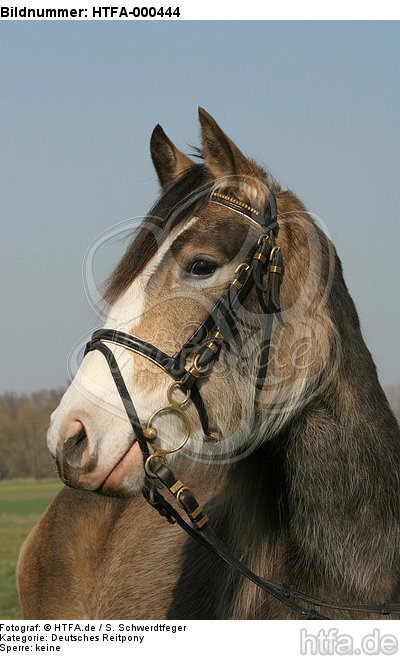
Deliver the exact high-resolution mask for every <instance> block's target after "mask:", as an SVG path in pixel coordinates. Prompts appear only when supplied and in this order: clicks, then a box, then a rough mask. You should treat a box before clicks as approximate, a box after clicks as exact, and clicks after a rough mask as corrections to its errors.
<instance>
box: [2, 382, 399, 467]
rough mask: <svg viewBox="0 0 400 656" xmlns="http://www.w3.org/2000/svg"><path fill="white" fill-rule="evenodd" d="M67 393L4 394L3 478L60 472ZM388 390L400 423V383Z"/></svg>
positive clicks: (47, 391)
mask: <svg viewBox="0 0 400 656" xmlns="http://www.w3.org/2000/svg"><path fill="white" fill-rule="evenodd" d="M63 392H64V390H61V389H60V390H43V391H41V392H33V393H32V394H29V395H28V394H18V395H17V394H11V393H10V394H3V395H2V396H0V479H4V478H28V477H29V478H46V477H49V476H56V475H57V472H56V469H55V466H54V463H53V461H52V458H51V456H50V453H49V451H48V450H47V446H46V431H47V428H48V425H49V418H50V415H51V413H52V412H53V410H54V409H55V408H56V407H57V405H58V403H59V401H60V399H61V396H62V395H63ZM386 392H387V395H388V399H389V401H390V404H391V406H392V409H393V412H394V413H395V415H396V417H397V420H398V421H399V422H400V384H399V385H394V386H392V387H390V388H388V389H387V390H386Z"/></svg>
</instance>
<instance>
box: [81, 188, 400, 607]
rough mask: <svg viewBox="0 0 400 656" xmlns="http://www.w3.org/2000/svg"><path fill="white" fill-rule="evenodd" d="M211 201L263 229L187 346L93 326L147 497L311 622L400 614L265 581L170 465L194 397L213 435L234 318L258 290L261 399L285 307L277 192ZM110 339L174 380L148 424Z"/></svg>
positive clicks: (93, 345)
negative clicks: (209, 385) (216, 375)
mask: <svg viewBox="0 0 400 656" xmlns="http://www.w3.org/2000/svg"><path fill="white" fill-rule="evenodd" d="M209 200H210V201H211V202H213V203H217V204H218V205H223V206H224V207H227V208H229V209H230V210H232V211H234V212H237V213H238V214H240V215H242V216H244V217H245V218H246V219H247V220H249V221H250V222H252V223H253V224H256V225H257V226H258V227H259V228H261V234H260V236H259V238H258V239H257V242H256V243H255V244H253V247H252V248H251V249H250V251H249V253H248V258H247V260H248V261H246V262H243V263H242V264H240V265H239V266H238V267H237V269H236V271H235V275H236V277H235V279H234V280H233V281H232V282H231V284H230V285H229V286H228V287H227V289H226V290H225V291H224V293H223V294H222V296H221V297H220V298H219V299H218V301H217V302H216V303H215V305H214V307H213V308H212V310H211V312H210V313H209V315H208V316H207V318H206V319H205V320H204V321H203V322H202V323H201V324H200V325H199V326H198V327H197V328H196V330H195V331H194V332H193V334H192V336H191V337H190V338H189V339H188V340H187V342H186V343H185V344H184V345H183V346H182V348H181V350H180V351H178V352H177V353H175V354H174V355H172V356H170V355H167V354H166V353H164V352H163V351H161V350H160V349H159V348H157V347H156V346H154V345H153V344H149V343H148V342H146V341H143V340H141V339H139V338H138V337H135V336H133V335H130V334H128V333H124V332H121V331H118V330H112V329H102V330H97V331H95V332H94V333H93V335H92V339H91V340H90V342H89V343H88V344H87V346H86V349H85V355H86V354H87V353H88V352H89V351H94V350H97V351H100V353H102V354H103V355H104V357H105V359H106V361H107V363H108V365H109V368H110V372H111V375H112V377H113V379H114V382H115V385H116V387H117V390H118V393H119V395H120V397H121V400H122V403H123V405H124V408H125V410H126V413H127V415H128V418H129V421H130V423H131V426H132V429H133V435H134V439H133V441H132V444H133V442H134V441H135V440H137V442H138V444H139V446H140V449H141V452H142V455H143V461H144V469H145V474H146V477H145V485H144V488H143V495H144V498H145V499H146V501H148V503H150V504H151V505H152V506H153V507H154V508H155V509H156V510H157V511H158V512H159V513H160V514H161V515H162V516H163V517H165V518H166V519H167V520H168V521H169V522H170V523H171V524H174V523H177V524H178V525H179V526H180V527H181V528H182V529H183V530H184V531H186V533H188V535H190V536H191V537H193V538H194V539H195V540H197V541H198V542H200V544H202V545H203V546H205V547H206V548H207V549H208V550H209V551H210V552H212V553H214V554H215V555H216V556H218V557H219V558H220V559H221V560H222V561H224V562H225V563H227V564H229V565H230V566H232V567H233V568H235V569H236V570H237V571H239V572H240V573H241V574H242V575H243V576H245V577H246V578H247V579H249V580H250V581H252V582H253V583H255V585H257V586H259V587H260V588H261V589H263V590H264V591H265V592H267V593H268V594H269V595H271V596H272V597H274V598H275V599H277V600H278V601H279V602H281V603H282V604H284V605H285V606H287V607H288V608H290V609H291V610H293V611H294V612H295V613H298V614H299V615H301V616H302V617H303V618H305V619H329V618H328V617H326V616H324V615H322V614H321V613H319V612H317V611H316V610H313V609H310V608H308V606H313V607H325V608H331V609H335V610H341V611H345V612H363V613H377V614H382V615H391V614H395V613H396V614H398V613H400V603H391V604H369V605H367V604H354V605H350V604H335V603H331V602H327V601H323V600H321V599H317V598H315V597H312V596H310V595H308V594H307V593H304V592H302V591H300V590H296V589H295V588H293V587H292V586H288V585H285V584H284V583H275V582H272V581H269V580H267V579H263V578H261V577H260V576H258V575H257V574H255V573H254V572H253V571H252V570H250V569H249V568H248V567H247V566H246V565H245V564H244V563H243V562H242V561H241V560H239V559H237V558H236V557H235V556H234V555H233V554H232V552H231V551H230V550H229V549H228V548H227V547H226V546H225V545H224V544H223V543H222V542H221V541H220V540H219V539H218V537H217V536H216V535H215V533H214V532H213V530H212V529H211V527H210V525H209V519H208V517H207V515H206V513H205V512H204V510H203V508H202V507H201V506H200V505H199V503H198V502H197V500H196V498H195V496H194V494H193V493H192V492H191V490H190V489H189V488H187V487H186V486H185V485H184V484H183V483H182V482H181V481H180V480H178V479H177V478H176V476H175V474H174V473H173V471H172V470H171V469H170V468H169V467H168V465H167V457H168V456H169V455H170V454H172V453H174V452H176V451H178V450H180V449H182V448H183V447H184V445H185V444H186V443H187V441H188V439H189V437H190V434H191V431H190V423H189V421H188V419H187V417H186V415H185V413H184V410H183V409H182V408H184V406H185V405H186V404H187V403H188V402H189V401H192V402H193V404H194V406H195V407H196V410H197V413H198V415H199V419H200V423H201V426H202V429H203V433H204V436H205V439H207V440H213V439H215V437H214V436H213V435H212V433H211V432H210V427H209V420H208V415H207V409H206V407H205V404H204V401H203V398H202V396H201V393H200V386H201V383H202V382H203V381H204V380H205V378H206V377H207V376H208V375H209V374H210V373H211V371H212V368H213V365H214V364H215V362H216V361H217V360H218V357H219V354H220V352H221V347H222V345H224V344H225V345H229V344H231V343H232V341H233V339H234V338H235V336H236V335H237V332H238V329H237V325H236V316H237V313H238V310H239V308H240V307H241V305H242V303H243V301H244V300H245V299H246V297H247V296H248V295H249V293H250V291H251V290H252V289H253V288H255V290H256V293H257V298H258V301H259V305H260V307H261V310H262V312H263V314H264V315H265V321H264V325H263V334H262V339H261V344H260V356H259V364H258V374H257V379H256V381H255V388H256V392H255V400H257V398H258V395H259V393H260V391H261V389H262V387H263V384H264V381H265V378H266V372H267V367H268V355H269V345H270V338H271V332H272V324H273V318H274V316H275V315H277V313H278V312H279V310H280V305H279V287H280V282H281V278H282V274H283V260H282V254H281V251H280V248H279V246H277V245H276V235H277V232H278V222H277V205H276V198H275V194H274V193H273V191H272V190H270V191H269V196H268V204H267V207H266V209H265V211H260V210H258V209H255V208H254V207H252V206H250V205H248V204H247V203H244V202H242V201H240V200H239V199H237V198H236V197H234V196H233V195H228V194H225V193H220V192H218V191H214V192H212V193H211V196H210V198H209ZM105 342H109V343H110V342H111V343H114V344H118V345H119V346H122V347H124V348H126V349H128V350H129V351H132V352H133V353H137V354H138V355H141V356H143V357H145V358H146V359H148V360H150V361H151V362H153V363H154V364H155V365H157V366H158V367H160V368H161V369H162V370H163V371H165V372H166V373H167V374H168V375H169V376H170V378H172V382H171V384H170V386H169V388H168V391H167V398H168V404H167V405H165V406H163V407H162V408H159V409H158V410H156V411H155V412H153V414H152V415H151V416H150V418H149V419H148V420H147V423H146V425H145V426H144V427H143V426H142V424H141V422H140V420H139V417H138V414H137V412H136V409H135V406H134V403H133V401H132V399H131V396H130V394H129V392H128V389H127V387H126V384H125V381H124V379H123V376H122V373H121V371H120V368H119V366H118V363H117V361H116V358H115V356H114V354H113V353H112V351H111V350H110V349H109V348H108V346H106V344H105ZM188 361H190V363H189V364H187V362H188ZM164 413H169V414H171V413H172V414H175V415H177V416H178V417H179V419H180V420H181V422H182V425H183V428H184V432H185V435H184V439H183V441H182V443H181V444H180V445H179V446H178V447H176V448H174V449H170V450H166V449H161V448H154V447H153V446H152V443H153V441H154V440H156V439H157V437H158V432H157V429H156V428H155V427H154V426H153V425H152V424H153V422H154V420H155V419H156V418H157V417H158V416H159V415H161V414H164ZM149 446H150V447H151V448H153V453H150V450H149ZM163 487H166V488H167V489H168V490H169V492H170V493H171V494H172V495H173V497H174V498H175V500H176V501H177V503H178V506H179V507H180V508H181V509H183V510H184V511H185V513H186V515H187V516H188V517H189V519H190V521H191V524H189V523H188V522H187V521H186V520H185V519H184V518H183V517H182V516H181V514H180V512H178V510H176V508H175V507H174V506H172V505H171V504H170V503H169V502H168V501H167V500H166V499H165V498H164V496H163V495H162V494H161V493H160V491H159V490H160V489H162V488H163ZM303 603H305V604H306V606H304V605H303Z"/></svg>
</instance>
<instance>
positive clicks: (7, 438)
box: [0, 390, 63, 479]
mask: <svg viewBox="0 0 400 656" xmlns="http://www.w3.org/2000/svg"><path fill="white" fill-rule="evenodd" d="M62 394H63V390H43V391H41V392H33V393H32V394H29V395H28V394H18V395H17V394H12V393H9V394H3V395H1V396H0V479H4V478H26V477H29V478H44V477H49V476H53V475H54V476H55V475H56V470H55V467H54V464H53V461H52V458H51V456H50V453H49V451H48V449H47V446H46V431H47V428H48V425H49V418H50V415H51V413H52V412H53V410H54V409H55V408H56V407H57V405H58V403H59V401H60V398H61V396H62Z"/></svg>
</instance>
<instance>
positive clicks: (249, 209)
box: [210, 189, 278, 230]
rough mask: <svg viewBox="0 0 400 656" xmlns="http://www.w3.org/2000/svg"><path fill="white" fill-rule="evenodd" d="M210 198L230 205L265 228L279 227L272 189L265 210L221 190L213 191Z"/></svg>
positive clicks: (232, 208) (215, 201)
mask: <svg viewBox="0 0 400 656" xmlns="http://www.w3.org/2000/svg"><path fill="white" fill-rule="evenodd" d="M210 200H211V201H212V202H213V203H217V204H218V205H224V206H225V207H229V209H230V210H233V211H234V212H237V213H238V214H241V215H242V216H245V217H246V219H250V221H253V222H254V223H256V224H257V225H259V226H261V227H262V228H264V229H267V230H274V229H276V228H277V227H278V224H277V222H276V216H277V208H276V198H275V194H274V192H273V191H272V189H270V191H269V194H268V203H267V206H266V208H265V210H264V211H263V212H262V211H260V210H258V209H256V208H255V207H253V206H252V205H249V204H248V203H245V202H243V201H241V200H239V199H238V198H236V196H232V195H229V194H224V193H222V192H220V191H213V192H212V193H211V196H210Z"/></svg>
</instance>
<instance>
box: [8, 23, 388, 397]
mask: <svg viewBox="0 0 400 656" xmlns="http://www.w3.org/2000/svg"><path fill="white" fill-rule="evenodd" d="M399 37H400V26H399V24H398V23H395V22H393V23H390V22H389V23H388V22H222V23H221V22H193V23H190V22H189V23H187V22H185V23H170V24H168V23H151V22H148V23H144V22H140V23H109V22H104V23H103V22H102V23H100V22H96V23H86V22H85V23H76V22H75V23H72V22H71V23H61V22H59V23H56V22H18V23H2V24H0V68H1V73H0V75H1V96H2V100H1V104H0V118H1V124H2V128H3V129H2V131H1V136H0V140H1V141H0V153H1V155H0V176H1V177H0V180H1V182H0V185H1V194H0V211H1V227H2V230H1V232H2V238H1V240H0V280H1V288H2V291H1V300H2V321H1V323H0V331H1V344H2V366H1V379H0V392H2V391H6V390H16V391H31V390H34V389H40V388H47V387H53V386H60V385H63V384H65V383H66V381H67V361H68V355H69V353H70V351H71V349H72V347H73V346H74V344H75V343H76V342H77V341H79V340H80V339H82V337H83V336H84V335H85V334H87V333H88V332H89V331H90V330H91V329H92V328H93V327H94V326H96V325H97V324H98V323H99V321H98V320H96V318H95V317H94V316H93V313H92V311H91V309H90V306H89V304H88V302H87V299H86V296H85V291H84V286H83V282H82V261H83V257H84V254H85V251H86V249H87V248H88V246H89V244H90V243H91V242H92V240H93V239H94V238H95V237H96V236H97V235H99V234H100V233H102V232H103V231H104V230H106V229H108V228H110V227H111V226H113V225H115V224H117V223H119V222H121V221H124V220H127V219H129V218H130V217H134V216H139V215H143V214H145V213H146V210H147V209H148V208H149V207H150V205H151V204H152V202H153V200H154V199H155V197H156V194H157V189H158V186H157V181H156V177H155V174H154V172H153V169H152V165H151V161H150V156H149V138H150V134H151V131H152V129H153V127H154V125H155V124H156V123H161V125H162V126H163V127H164V129H165V130H166V132H167V133H168V134H169V136H170V137H171V138H172V139H173V140H174V141H175V143H177V145H178V146H179V147H181V148H183V149H184V148H185V147H186V146H187V144H196V143H198V123H197V106H198V105H202V106H204V107H205V108H206V109H207V110H208V111H209V112H210V113H211V114H213V115H214V117H215V118H216V119H217V121H218V122H219V123H220V124H221V126H222V127H223V129H224V130H225V131H226V132H227V133H228V134H229V135H230V136H231V137H232V138H233V139H234V140H235V141H236V142H237V143H238V144H239V145H240V146H241V147H242V149H243V150H244V151H245V152H246V153H247V154H248V155H250V156H253V157H255V158H256V159H257V160H258V161H259V162H261V163H264V164H265V165H266V166H268V167H269V169H270V170H271V172H272V173H273V174H274V175H275V177H277V178H278V179H279V180H280V182H281V183H282V184H283V185H284V186H287V187H290V188H292V189H293V190H294V191H295V192H296V193H297V194H298V195H299V196H300V198H301V199H302V200H303V201H304V202H305V203H306V205H307V207H308V209H309V210H311V211H312V212H314V213H315V214H317V215H318V216H320V217H321V218H322V219H323V221H324V222H325V224H326V225H327V226H328V228H329V231H330V233H331V235H332V237H333V240H334V243H335V244H336V247H337V249H338V252H339V255H340V257H341V259H342V262H343V267H344V273H345V278H346V282H347V284H348V286H349V289H350V291H351V293H352V296H353V298H354V300H355V302H356V305H357V308H358V311H359V313H360V318H361V322H362V327H363V333H364V336H365V339H366V341H367V344H368V346H369V348H370V349H371V351H372V353H373V355H374V357H375V361H376V363H377V366H378V371H379V375H380V378H381V381H382V383H383V384H384V385H388V384H393V383H397V382H400V362H399V360H400V357H399V348H398V336H399V334H400V310H399V300H398V299H399V283H400V275H399V272H400V265H399V257H398V248H399V243H400V227H399V225H400V222H399V202H398V198H399V192H398V188H399V179H400V175H399V174H400V166H399V163H400V162H399V159H400V156H399V153H400V143H399V141H400V139H399V122H398V117H399V115H400V102H399V101H400V88H399V64H398V62H399V61H400V38H399ZM122 247H123V245H122V244H120V243H119V244H117V245H115V244H114V246H113V247H109V249H108V251H107V247H105V248H104V249H103V251H102V253H101V254H100V255H99V261H98V265H96V266H97V269H96V277H98V282H99V284H100V283H101V279H102V277H104V275H105V274H106V273H107V271H108V270H109V268H110V266H111V264H112V261H114V260H115V258H117V257H119V255H120V254H122ZM118 249H120V250H118Z"/></svg>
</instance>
